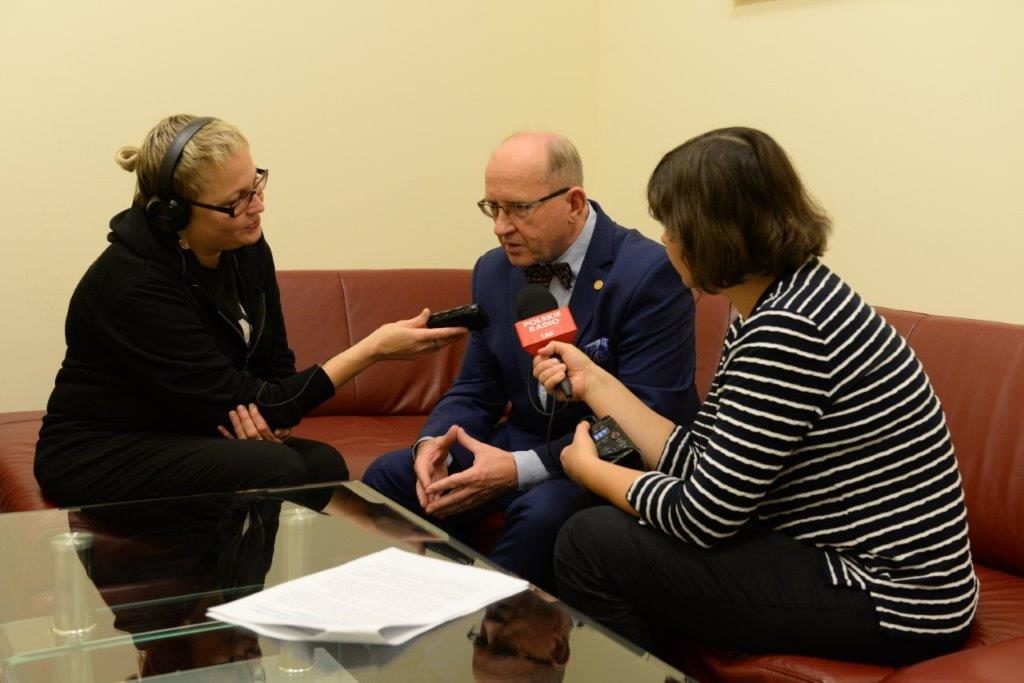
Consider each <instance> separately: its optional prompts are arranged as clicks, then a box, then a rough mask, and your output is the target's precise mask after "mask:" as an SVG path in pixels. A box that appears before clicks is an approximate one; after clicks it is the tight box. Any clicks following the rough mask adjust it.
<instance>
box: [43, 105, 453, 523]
mask: <svg viewBox="0 0 1024 683" xmlns="http://www.w3.org/2000/svg"><path fill="white" fill-rule="evenodd" d="M116 160H117V163H118V164H119V165H120V166H121V168H123V169H125V170H126V171H129V172H132V173H134V174H135V176H136V181H137V188H136V192H135V198H134V201H133V203H132V206H131V207H130V208H129V209H126V210H125V211H122V212H121V213H119V214H117V215H116V216H114V218H113V219H111V221H110V233H109V234H108V236H107V239H108V241H109V242H110V244H109V245H108V246H107V247H106V249H105V250H104V251H103V253H101V254H100V256H99V258H97V259H96V261H95V262H94V263H93V264H92V266H91V267H90V268H89V270H88V271H87V272H86V273H85V275H84V276H83V277H82V280H81V282H80V283H79V285H78V287H77V288H76V289H75V292H74V294H73V296H72V298H71V303H70V305H69V308H68V316H67V322H66V326H65V334H66V338H67V345H68V347H67V353H66V355H65V358H64V362H63V364H62V366H61V368H60V371H59V372H58V373H57V378H56V383H55V387H54V390H53V393H52V394H51V396H50V400H49V403H48V405H47V414H46V416H45V417H44V419H43V426H42V429H41V430H40V438H39V443H38V446H37V449H36V460H35V473H36V478H37V479H38V480H39V483H40V485H41V487H42V489H43V492H44V494H45V495H46V496H47V497H48V498H49V499H50V500H51V501H53V502H54V503H56V504H58V505H61V506H69V505H82V504H89V503H102V502H112V501H120V500H137V499H143V498H156V497H163V496H174V495H186V494H193V493H205V492H212V491H233V490H241V489H250V488H260V487H278V486H294V485H301V484H307V483H312V482H322V481H335V480H341V479H346V478H347V477H348V470H347V468H346V466H345V461H344V460H343V458H342V456H341V455H340V454H339V453H338V452H337V451H336V450H335V449H334V448H333V447H331V446H329V445H327V444H323V443H319V442H316V441H310V440H306V439H299V438H295V437H290V436H289V430H290V429H291V427H293V426H294V425H295V424H297V423H298V422H299V420H300V419H301V418H302V417H303V415H305V414H306V413H307V412H309V411H310V410H312V409H313V408H315V407H316V406H318V405H320V404H321V403H323V402H324V401H325V400H327V399H328V398H330V397H331V396H332V395H333V394H334V391H335V389H336V388H337V387H339V386H341V385H342V384H344V383H345V382H347V381H348V380H350V379H352V378H353V377H354V376H355V375H357V374H358V373H359V372H361V371H362V370H364V369H366V368H367V367H369V366H370V365H372V364H373V363H375V362H376V361H378V360H384V359H412V358H416V357H418V356H420V355H422V354H424V353H429V352H432V351H436V350H437V349H438V348H440V347H441V346H444V345H447V344H450V343H452V342H453V341H455V340H457V339H458V338H459V337H461V336H462V335H464V334H465V333H466V332H467V331H466V330H465V329H464V328H442V329H427V328H426V327H425V324H426V320H427V316H428V313H429V312H428V311H426V310H424V311H423V312H421V313H420V314H419V315H417V316H415V317H413V318H410V319H408V320H400V321H397V322H394V323H389V324H387V325H383V326H381V327H380V328H378V329H377V330H375V331H374V332H373V333H371V334H370V335H369V336H367V337H366V338H364V339H362V340H361V341H359V342H358V343H356V344H354V345H352V346H351V347H350V348H348V349H345V350H344V351H342V352H341V353H339V354H337V355H336V356H334V357H332V358H330V359H328V360H327V361H325V362H324V363H322V364H318V365H313V366H311V367H308V368H305V369H302V370H296V368H295V357H294V355H293V353H292V351H291V350H290V349H289V347H288V339H287V335H286V332H285V327H284V318H283V316H282V313H281V302H280V296H279V292H278V286H277V280H276V276H275V269H274V259H273V256H272V254H271V251H270V247H269V246H268V244H267V242H266V239H265V238H264V235H263V223H262V214H263V209H264V197H265V192H266V187H267V181H268V177H269V172H268V171H267V169H265V168H260V167H257V166H256V164H255V162H254V160H253V158H252V155H251V154H250V151H249V144H248V142H247V141H246V139H245V137H244V136H243V135H242V133H241V132H240V131H239V130H238V129H237V128H236V127H235V126H233V125H231V124H229V123H227V122H224V121H221V120H219V119H215V118H211V117H201V118H197V117H194V116H188V115H177V116H171V117H168V118H166V119H164V120H162V121H160V122H159V123H158V124H157V125H156V126H155V127H154V128H153V129H152V130H151V131H150V132H149V133H148V134H147V135H146V137H145V139H144V140H143V142H142V145H141V146H140V147H137V148H136V147H124V148H122V149H120V150H119V151H118V153H117V156H116Z"/></svg>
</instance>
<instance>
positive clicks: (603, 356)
mask: <svg viewBox="0 0 1024 683" xmlns="http://www.w3.org/2000/svg"><path fill="white" fill-rule="evenodd" d="M583 353H585V354H587V356H589V357H590V360H592V361H594V362H595V363H603V362H605V361H606V360H608V356H609V353H608V337H601V338H600V339H595V340H594V341H592V342H590V343H589V344H587V345H586V346H584V347H583Z"/></svg>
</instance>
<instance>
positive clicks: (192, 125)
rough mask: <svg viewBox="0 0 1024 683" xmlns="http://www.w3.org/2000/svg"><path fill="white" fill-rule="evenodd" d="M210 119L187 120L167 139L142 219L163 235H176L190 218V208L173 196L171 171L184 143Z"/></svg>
mask: <svg viewBox="0 0 1024 683" xmlns="http://www.w3.org/2000/svg"><path fill="white" fill-rule="evenodd" d="M213 120H214V118H213V117H212V116H201V117H199V118H197V119H195V120H193V121H190V122H189V124H188V125H187V126H185V127H184V128H182V129H181V130H180V131H178V134H177V135H175V136H174V139H173V140H171V145H170V147H168V148H167V152H166V153H165V154H164V160H163V162H161V164H160V175H159V179H158V181H157V189H156V195H154V196H153V197H152V198H151V199H150V200H149V202H148V203H147V204H146V218H147V219H148V220H149V224H150V225H152V226H154V227H156V228H159V229H160V230H163V231H165V232H178V231H179V230H181V229H183V228H184V227H185V226H186V225H188V221H189V218H191V216H192V206H191V205H190V204H189V203H188V202H187V201H185V200H183V199H182V198H181V197H178V196H177V195H175V194H174V191H173V190H172V189H171V183H172V181H173V180H174V169H176V168H177V167H178V162H179V161H181V153H182V152H183V151H184V150H185V145H187V144H188V141H189V140H191V139H192V136H193V135H195V134H196V133H198V132H199V129H200V128H202V127H203V126H205V125H206V124H208V123H209V122H210V121H213Z"/></svg>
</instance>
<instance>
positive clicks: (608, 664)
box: [0, 482, 685, 683]
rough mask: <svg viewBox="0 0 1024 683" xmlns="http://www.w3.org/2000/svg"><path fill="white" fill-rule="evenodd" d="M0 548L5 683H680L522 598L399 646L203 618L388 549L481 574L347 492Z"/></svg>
mask: <svg viewBox="0 0 1024 683" xmlns="http://www.w3.org/2000/svg"><path fill="white" fill-rule="evenodd" d="M0 547H2V548H3V549H4V555H5V557H6V559H5V561H4V563H0V581H2V582H3V585H4V586H5V587H6V590H7V594H8V595H7V597H6V598H5V600H4V601H2V602H0V667H2V668H0V671H2V677H0V680H3V681H4V682H5V683H7V682H10V681H17V682H19V683H20V682H26V681H28V682H34V681H58V682H62V681H76V682H77V681H124V680H133V679H137V678H140V677H145V678H147V679H149V678H154V677H155V678H156V679H157V680H159V679H160V677H161V676H164V675H167V676H171V675H174V676H175V678H174V680H197V681H198V680H203V681H234V680H268V681H273V680H289V681H294V680H317V681H351V680H373V681H403V682H404V681H411V680H423V681H460V680H467V681H468V680H491V679H493V678H494V677H495V676H498V677H499V678H501V679H502V680H527V679H524V678H523V677H522V676H521V675H520V674H522V673H523V671H525V670H526V669H530V670H531V671H533V670H534V669H531V667H534V668H539V667H542V670H543V672H552V673H551V677H548V678H543V677H542V678H541V679H540V680H566V681H571V680H580V681H584V680H586V681H589V680H609V679H608V678H607V677H606V674H610V673H614V674H615V678H616V679H617V680H634V681H645V680H649V681H658V683H661V681H664V680H665V679H666V677H672V678H675V679H678V680H684V678H685V677H684V676H683V675H682V674H680V673H679V672H677V671H675V670H674V669H672V668H670V667H668V666H667V665H666V664H664V663H662V662H661V661H659V660H657V659H655V658H653V657H651V656H650V655H647V654H646V653H643V652H638V651H636V650H635V649H634V648H631V647H629V646H628V645H626V644H625V643H623V642H622V641H621V640H619V639H618V638H616V637H615V636H612V635H610V634H608V633H607V632H606V631H604V630H603V629H601V628H600V627H599V626H595V625H592V624H589V622H587V621H586V619H585V618H581V617H579V616H578V615H572V613H571V612H570V611H569V610H567V609H566V608H565V607H564V606H562V605H561V604H560V603H557V602H556V601H555V600H554V599H553V598H551V597H550V596H547V595H546V594H544V593H542V592H540V591H536V590H531V591H529V592H525V593H521V594H519V595H518V596H514V597H513V598H510V599H508V600H505V601H499V602H498V603H496V604H494V605H491V606H490V607H488V608H487V609H486V610H483V611H480V612H478V613H476V614H473V615H470V616H467V617H465V618H462V619H456V620H454V621H452V622H449V623H447V624H444V625H442V626H440V627H438V628H437V629H434V630H432V631H430V632H428V633H426V634H423V635H421V636H419V637H417V638H415V639H414V640H412V641H410V642H408V643H406V644H404V645H402V646H400V647H388V646H368V645H342V644H337V643H326V644H325V643H316V644H315V645H314V644H312V643H302V642H300V643H282V642H277V641H274V640H272V639H268V638H262V637H257V636H256V635H255V634H253V633H251V632H249V631H247V630H245V629H242V628H237V627H234V626H231V625H228V624H224V623H221V622H217V621H214V620H211V619H210V618H208V617H207V616H206V611H207V609H209V608H210V607H212V606H214V605H218V604H222V603H225V602H228V601H231V600H234V599H236V598H239V597H242V596H245V595H249V594H251V593H253V592H255V591H258V590H262V589H263V588H264V587H269V586H274V585H277V584H279V583H282V582H284V581H288V580H290V579H294V578H297V577H300V576H305V575H307V574H310V573H313V572H317V571H320V570H323V569H328V568H330V567H334V566H337V565H339V564H342V563H345V562H348V561H349V560H353V559H356V558H359V557H363V556H365V555H368V554H370V553H373V552H376V551H378V550H382V549H384V548H387V547H398V548H402V549H404V550H408V551H412V552H416V553H420V554H424V555H428V556H433V557H438V558H442V559H444V560H447V561H455V562H461V563H464V564H473V565H477V566H481V567H488V568H490V567H491V566H490V565H489V564H488V563H487V560H485V559H484V558H482V557H480V556H479V555H477V554H476V553H474V552H473V551H472V550H470V549H469V548H467V547H465V546H463V545H462V544H460V543H459V542H458V541H456V540H454V539H451V538H449V537H448V536H447V535H446V534H445V533H444V532H443V531H441V530H440V529H438V528H436V527H434V526H432V525H431V524H429V523H428V522H426V521H424V520H421V519H419V518H417V517H416V516H415V515H413V514H412V513H411V512H409V511H407V510H404V509H402V508H400V507H399V506H397V505H395V504H394V503H392V502H391V501H387V500H384V499H382V498H381V497H380V496H379V495H378V494H376V493H375V492H374V491H372V490H371V489H369V488H367V487H366V486H364V485H362V484H361V483H359V482H346V483H345V484H340V485H333V486H329V485H317V486H306V487H299V488H294V489H277V490H269V491H249V492H241V493H232V494H218V495H206V496H190V497H184V498H169V499H161V500H150V501H139V502H135V503H124V504H116V505H102V506H89V507H84V508H77V509H68V510H46V511H35V512H24V513H10V514H5V515H0ZM574 625H575V626H574ZM583 626H586V628H583ZM471 629H472V630H473V636H472V642H467V637H466V634H467V631H470V630H471ZM570 641H571V642H570ZM570 652H572V656H571V657H570ZM186 674H187V675H186ZM509 675H511V678H509Z"/></svg>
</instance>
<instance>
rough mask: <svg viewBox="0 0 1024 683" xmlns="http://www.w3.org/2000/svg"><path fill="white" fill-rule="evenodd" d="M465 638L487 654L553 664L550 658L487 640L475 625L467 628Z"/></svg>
mask: <svg viewBox="0 0 1024 683" xmlns="http://www.w3.org/2000/svg"><path fill="white" fill-rule="evenodd" d="M466 638H467V639H468V640H469V642H471V643H473V647H478V648H481V649H483V650H486V651H487V652H488V653H489V654H492V655H494V656H496V657H518V658H519V659H526V660H528V661H531V662H533V663H535V664H543V665H545V666H554V665H555V663H554V662H553V661H551V660H550V659H544V658H543V657H535V656H534V655H531V654H528V653H526V652H519V651H518V650H513V649H511V648H509V647H506V646H505V645H502V644H501V643H499V642H498V641H493V642H491V641H488V640H487V634H486V633H484V632H483V631H482V630H479V629H478V628H477V627H476V626H474V627H472V628H470V629H469V633H467V634H466Z"/></svg>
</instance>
